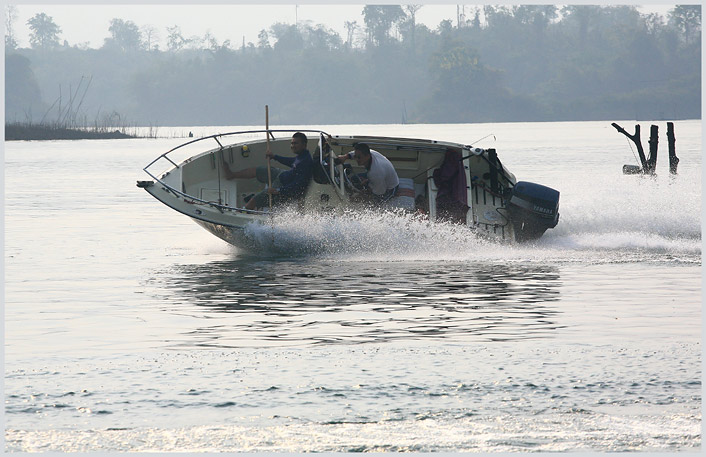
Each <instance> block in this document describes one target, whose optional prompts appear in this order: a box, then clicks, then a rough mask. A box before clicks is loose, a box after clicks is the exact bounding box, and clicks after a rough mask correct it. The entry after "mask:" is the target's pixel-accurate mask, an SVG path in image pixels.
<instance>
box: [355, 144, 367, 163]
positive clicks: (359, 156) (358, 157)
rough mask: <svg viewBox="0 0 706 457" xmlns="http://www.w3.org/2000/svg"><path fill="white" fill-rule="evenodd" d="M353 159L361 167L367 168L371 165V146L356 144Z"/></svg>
mask: <svg viewBox="0 0 706 457" xmlns="http://www.w3.org/2000/svg"><path fill="white" fill-rule="evenodd" d="M353 157H355V161H356V162H357V163H358V165H359V166H361V167H367V166H368V164H369V163H370V160H371V157H370V146H368V145H367V144H365V143H355V144H354V145H353Z"/></svg>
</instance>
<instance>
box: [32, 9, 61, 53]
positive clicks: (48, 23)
mask: <svg viewBox="0 0 706 457" xmlns="http://www.w3.org/2000/svg"><path fill="white" fill-rule="evenodd" d="M27 25H29V29H30V33H29V42H30V44H31V45H32V47H33V48H35V49H37V48H38V49H51V48H53V47H56V46H58V45H59V33H61V28H60V27H59V26H58V25H56V24H55V23H54V20H53V19H52V17H51V16H47V15H46V14H44V13H37V14H35V15H34V16H33V17H32V18H31V19H29V20H28V21H27Z"/></svg>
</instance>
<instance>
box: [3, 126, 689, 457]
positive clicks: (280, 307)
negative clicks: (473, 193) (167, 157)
mask: <svg viewBox="0 0 706 457" xmlns="http://www.w3.org/2000/svg"><path fill="white" fill-rule="evenodd" d="M624 124H625V123H624ZM625 125H628V126H629V123H628V124H625ZM625 125H624V126H625ZM315 128H316V127H315ZM226 129H231V128H228V127H227V128H217V129H213V130H208V129H206V128H204V129H203V130H204V131H203V132H200V131H199V130H196V129H193V130H194V132H195V133H196V134H197V135H199V134H207V133H209V134H210V133H213V131H225V130H226ZM231 130H232V129H231ZM324 130H327V131H329V132H331V133H341V134H348V133H367V134H386V135H389V136H395V135H396V136H408V137H415V136H416V137H428V138H435V139H444V140H450V141H458V142H463V143H473V142H474V141H475V140H476V139H478V138H482V137H483V136H486V135H488V134H490V133H492V134H494V135H495V137H496V140H495V141H491V140H492V137H491V138H490V139H486V140H484V143H481V144H478V146H481V147H496V148H497V149H498V154H499V156H500V158H501V160H502V161H503V164H504V165H505V166H506V167H507V168H509V169H510V170H511V171H512V172H513V173H514V174H515V175H516V176H517V177H518V179H520V180H527V181H533V182H538V183H541V184H545V185H548V186H551V187H554V188H556V189H558V190H560V191H561V207H560V213H561V218H560V222H559V226H557V228H556V229H554V230H552V231H549V232H547V234H546V235H545V237H543V238H542V239H541V240H540V241H538V242H536V243H533V244H526V245H519V246H511V245H501V244H495V243H491V242H488V241H484V240H479V239H476V238H474V237H473V236H469V234H468V232H467V231H466V230H465V229H463V228H459V227H455V226H446V225H440V226H429V225H428V224H427V223H426V222H424V221H420V220H417V219H415V218H412V217H407V216H404V215H391V214H358V215H351V216H348V217H339V218H326V217H321V216H319V217H313V216H306V217H293V215H291V214H284V215H281V216H278V217H275V218H274V219H273V220H272V221H271V223H270V224H268V225H266V226H255V225H253V226H251V227H249V228H248V234H249V236H250V237H251V239H252V244H253V249H252V250H249V251H247V252H244V251H238V250H236V249H235V248H232V247H230V246H228V245H226V244H225V243H224V242H222V241H220V240H218V239H216V238H215V237H213V236H212V235H210V234H208V233H207V232H205V231H203V230H202V229H201V228H199V227H198V226H197V225H196V224H194V223H193V222H191V221H190V220H189V219H188V218H186V217H185V216H182V215H179V214H176V213H174V212H171V210H169V209H168V208H166V207H165V206H163V205H162V204H160V203H159V202H157V201H156V200H154V199H152V198H151V197H150V196H149V195H148V194H147V193H146V192H144V191H142V190H140V189H137V188H136V187H135V181H136V180H138V179H145V177H144V176H142V175H141V169H142V167H143V166H144V165H146V164H147V163H148V162H149V161H150V160H151V159H152V158H154V157H155V156H156V155H158V154H159V153H162V152H164V151H166V150H168V149H170V148H171V147H173V146H175V145H176V144H178V143H179V140H174V139H159V140H116V141H72V142H51V141H49V142H20V143H15V142H13V143H7V144H6V145H5V182H6V187H5V229H6V234H5V267H6V272H5V280H6V283H5V299H6V301H5V303H6V304H5V325H6V341H5V422H6V433H5V440H6V444H5V446H6V450H7V451H9V452H17V451H59V452H85V451H122V452H125V451H181V452H204V451H207V452H219V451H251V452H261V451H274V452H283V451H285V452H308V451H317V452H327V451H338V452H357V451H370V452H373V451H375V452H393V451H429V452H436V451H451V452H461V451H477V452H517V451H601V452H605V451H643V452H649V451H697V450H699V449H700V446H701V398H702V397H701V392H702V386H701V361H702V357H701V309H700V305H701V245H702V244H701V155H700V150H701V124H700V122H677V123H676V134H677V153H678V155H679V157H680V158H681V162H680V164H679V175H678V176H677V177H676V178H673V177H670V176H669V174H668V172H667V157H666V153H662V156H661V157H660V158H659V162H658V176H657V177H656V178H647V179H646V178H640V177H636V176H623V175H622V174H621V168H622V165H623V164H624V163H634V160H635V159H634V158H633V157H632V153H631V152H630V146H629V145H628V144H627V143H626V142H625V139H624V138H622V136H621V135H619V134H618V133H617V132H615V130H614V129H613V128H612V127H610V125H609V123H598V122H584V123H542V124H485V125H436V126H399V125H397V126H341V127H327V128H324ZM628 130H629V129H628ZM662 130H664V129H662ZM163 133H164V132H163ZM645 141H646V139H645ZM663 146H664V147H663V149H664V150H665V151H666V141H664V145H663Z"/></svg>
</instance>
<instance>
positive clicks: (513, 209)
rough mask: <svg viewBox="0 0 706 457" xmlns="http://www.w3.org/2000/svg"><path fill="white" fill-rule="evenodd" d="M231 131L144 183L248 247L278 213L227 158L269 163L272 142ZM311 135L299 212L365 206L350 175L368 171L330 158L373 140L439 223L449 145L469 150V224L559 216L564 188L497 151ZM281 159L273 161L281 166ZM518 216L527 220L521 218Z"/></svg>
mask: <svg viewBox="0 0 706 457" xmlns="http://www.w3.org/2000/svg"><path fill="white" fill-rule="evenodd" d="M293 132H294V131H291V133H293ZM246 133H256V132H246ZM287 133H288V135H287V136H284V137H280V138H273V139H272V140H271V141H269V147H270V149H271V150H272V152H273V153H274V154H279V155H281V156H288V155H290V156H291V153H290V151H289V139H290V136H291V133H290V131H287ZM263 134H264V132H263ZM230 135H231V134H224V135H214V136H212V137H207V138H203V139H199V140H193V141H191V142H189V143H185V144H184V145H181V146H178V147H177V148H175V149H173V150H171V151H169V152H167V153H165V154H162V155H161V156H160V157H158V158H157V159H156V160H155V161H153V162H152V163H150V164H149V165H148V166H147V167H145V171H146V172H147V173H148V174H149V175H150V176H151V177H152V178H153V179H154V180H153V181H141V182H139V183H138V186H139V187H143V188H144V189H145V190H146V191H147V192H149V193H150V194H151V195H152V196H153V197H155V198H156V199H157V200H159V201H161V202H162V203H164V204H165V205H167V206H168V207H170V208H172V209H174V210H175V211H177V212H179V213H182V214H184V215H186V216H189V217H191V218H192V219H194V220H195V221H196V222H197V223H198V224H199V225H200V226H202V227H203V228H205V229H206V230H208V231H209V232H211V233H212V234H214V235H215V236H217V237H219V238H221V239H223V240H224V241H226V242H228V243H230V244H233V245H235V246H239V247H247V245H248V240H247V236H246V235H245V228H246V227H247V226H248V224H252V223H266V222H267V221H268V219H269V218H270V215H269V214H268V212H269V208H266V209H264V210H260V211H255V210H248V209H245V200H246V198H247V197H248V196H249V195H251V194H254V193H256V192H259V191H261V190H262V189H263V185H262V184H261V183H259V182H257V181H256V180H254V179H251V180H245V179H243V180H226V179H225V178H224V172H223V170H222V165H221V164H222V162H223V161H225V162H226V163H227V164H228V165H229V168H230V169H231V170H237V169H242V168H249V167H255V166H260V165H265V164H266V160H265V149H266V147H267V146H268V144H267V143H266V141H265V140H264V139H262V136H260V137H259V138H256V139H251V140H246V141H239V142H235V143H231V144H228V145H226V146H223V144H222V142H221V141H220V140H222V139H223V138H226V137H228V136H230ZM309 135H310V136H309V144H308V149H309V150H310V151H313V154H312V155H313V158H314V162H315V168H316V167H318V168H317V170H315V173H314V179H313V180H312V182H311V183H310V184H309V186H308V188H307V190H306V193H305V196H304V198H303V200H302V201H301V202H299V203H298V204H297V206H296V211H299V212H302V213H311V212H314V213H323V214H330V213H337V212H342V211H346V210H351V209H353V210H355V209H358V208H360V207H361V204H360V203H356V202H355V198H353V197H352V195H353V193H354V192H352V188H350V187H349V186H347V184H346V180H345V179H344V178H343V177H344V176H345V174H346V173H347V172H350V173H353V172H359V171H364V170H362V169H360V170H357V169H355V168H356V167H353V168H352V169H349V170H344V168H343V167H342V166H340V165H338V166H336V165H332V164H331V163H330V162H327V158H328V156H329V154H328V153H329V152H330V153H331V154H332V155H333V156H336V155H339V154H343V153H346V152H348V151H350V150H351V149H352V145H353V144H354V143H355V142H365V143H368V144H369V145H370V147H371V149H375V150H377V151H378V152H380V153H382V154H383V155H385V156H386V157H387V158H388V159H389V160H390V161H391V162H392V164H393V165H394V167H395V169H396V171H397V173H398V176H399V177H400V182H401V187H402V183H404V184H405V186H406V187H407V192H410V193H412V192H413V195H414V196H415V197H416V201H417V203H416V205H415V202H414V200H415V199H414V198H406V199H397V200H396V202H397V203H400V204H401V206H404V207H405V208H406V210H407V211H417V212H420V213H424V214H425V215H426V217H428V218H429V219H430V220H432V221H433V220H436V219H437V216H438V214H437V213H438V208H437V200H436V196H437V191H438V189H437V188H436V184H435V181H434V179H433V174H434V170H435V169H437V168H438V167H440V166H441V165H442V163H443V161H444V157H445V153H446V150H447V148H452V149H453V150H455V151H460V153H461V156H462V164H463V167H464V168H463V173H465V181H466V183H467V184H466V199H467V207H466V209H465V210H464V211H465V221H462V220H461V222H465V224H466V225H467V226H468V227H469V228H470V229H472V231H473V232H475V234H477V235H482V236H487V237H490V238H493V239H496V240H500V241H508V242H514V241H522V240H526V239H536V238H538V237H539V236H541V234H542V233H543V232H544V230H546V229H547V228H551V227H553V226H554V225H556V221H557V220H558V192H556V191H554V190H552V189H549V188H545V187H543V186H539V185H535V184H532V183H520V184H518V183H517V181H516V179H515V177H514V175H512V173H510V172H509V171H508V170H506V169H505V167H504V166H503V165H502V164H501V163H500V161H499V160H498V159H497V158H496V157H497V156H496V155H495V151H494V150H488V151H486V150H482V149H477V148H473V147H471V146H466V145H461V144H457V143H448V142H440V141H433V140H421V139H407V138H384V137H364V136H356V137H353V136H329V135H327V134H324V133H323V132H318V131H317V132H316V134H315V135H311V133H309ZM210 139H213V140H215V141H216V142H217V144H218V147H215V148H213V149H210V150H207V151H205V152H200V153H197V154H195V155H191V156H189V155H187V157H186V158H185V159H184V160H183V161H181V162H178V161H175V160H174V158H173V157H174V156H175V154H176V152H182V151H181V148H183V147H185V146H191V145H192V144H198V145H199V146H201V145H202V144H203V143H202V141H207V140H210ZM322 149H323V150H324V152H325V154H324V155H323V157H322V154H321V150H322ZM164 161H168V163H167V165H169V168H168V169H167V170H166V171H165V172H164V173H163V174H162V175H161V176H159V177H157V176H156V175H155V174H153V172H152V170H153V168H154V167H155V166H156V163H157V162H164ZM276 165H277V164H276V163H275V162H274V161H273V166H276ZM282 168H286V167H282ZM523 185H524V186H523ZM515 188H518V189H520V188H521V189H524V194H523V193H521V192H515ZM403 200H404V201H403ZM553 200H555V201H553ZM410 201H411V206H410ZM545 201H546V202H548V203H544V202H545ZM393 205H394V204H393ZM272 211H278V208H277V207H275V208H273V209H272ZM462 217H463V216H462ZM518 217H521V218H522V219H523V220H522V221H519V220H517V219H518ZM525 219H526V220H525ZM537 224H538V225H537ZM552 224H553V225H552ZM535 225H536V226H535Z"/></svg>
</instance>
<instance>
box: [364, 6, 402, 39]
mask: <svg viewBox="0 0 706 457" xmlns="http://www.w3.org/2000/svg"><path fill="white" fill-rule="evenodd" d="M406 17H407V16H406V15H405V13H404V11H403V10H402V7H401V6H400V5H366V6H365V7H364V8H363V20H364V21H365V25H366V27H367V29H368V42H369V43H370V44H373V45H376V46H380V45H383V44H386V43H387V42H388V41H389V40H390V29H391V28H392V27H393V26H394V25H395V24H399V23H400V22H401V21H402V20H403V19H405V18H406Z"/></svg>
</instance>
